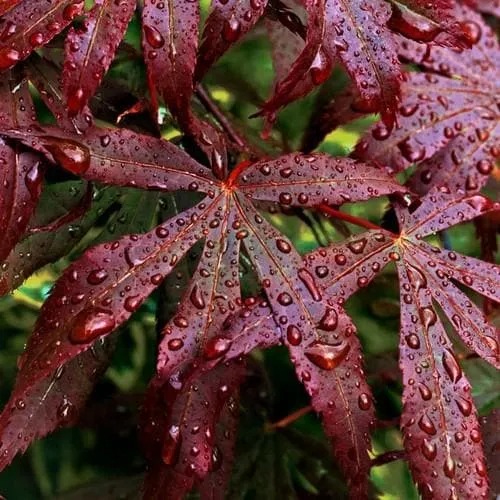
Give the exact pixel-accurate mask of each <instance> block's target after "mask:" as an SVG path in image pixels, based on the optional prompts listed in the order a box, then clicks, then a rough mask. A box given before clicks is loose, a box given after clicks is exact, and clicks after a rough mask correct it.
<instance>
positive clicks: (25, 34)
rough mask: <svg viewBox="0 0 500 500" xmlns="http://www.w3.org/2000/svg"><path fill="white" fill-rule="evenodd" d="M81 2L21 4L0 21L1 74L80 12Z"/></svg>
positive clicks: (25, 2)
mask: <svg viewBox="0 0 500 500" xmlns="http://www.w3.org/2000/svg"><path fill="white" fill-rule="evenodd" d="M83 4H84V2H83V1H82V0H76V1H75V0H47V1H45V2H30V1H22V2H20V3H18V4H17V5H16V6H15V7H13V8H12V9H10V10H9V11H8V12H7V13H6V14H5V15H4V16H3V17H2V18H1V19H0V32H1V33H2V36H1V37H0V71H3V70H5V69H8V68H11V67H12V66H14V65H15V64H16V63H17V62H19V61H21V60H23V59H26V58H27V57H28V56H29V55H30V54H31V53H32V52H33V51H34V50H35V49H37V48H38V47H42V46H43V45H45V44H47V43H48V42H50V40H52V38H54V36H56V35H57V34H58V33H60V32H61V31H62V30H63V29H64V28H65V27H66V26H68V25H69V24H70V23H71V21H72V20H73V18H74V17H75V16H77V15H79V14H81V13H82V10H83Z"/></svg>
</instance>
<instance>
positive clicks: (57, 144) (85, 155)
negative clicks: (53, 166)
mask: <svg viewBox="0 0 500 500" xmlns="http://www.w3.org/2000/svg"><path fill="white" fill-rule="evenodd" d="M44 146H45V148H46V149H47V150H48V151H49V152H50V154H51V155H52V156H53V157H54V159H55V160H56V162H57V163H59V164H60V165H61V166H62V167H63V168H65V169H66V170H69V171H70V172H72V173H73V174H77V175H81V174H83V173H85V172H86V171H87V170H88V168H89V167H90V151H89V149H88V148H87V147H85V146H83V145H82V144H80V143H78V142H76V141H72V140H70V139H60V138H58V137H46V138H44Z"/></svg>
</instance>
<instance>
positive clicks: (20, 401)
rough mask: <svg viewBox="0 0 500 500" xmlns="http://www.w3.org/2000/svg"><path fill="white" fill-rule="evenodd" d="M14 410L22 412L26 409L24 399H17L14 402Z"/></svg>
mask: <svg viewBox="0 0 500 500" xmlns="http://www.w3.org/2000/svg"><path fill="white" fill-rule="evenodd" d="M16 408H17V409H18V410H24V409H25V408H26V402H25V401H24V399H21V398H19V399H17V400H16Z"/></svg>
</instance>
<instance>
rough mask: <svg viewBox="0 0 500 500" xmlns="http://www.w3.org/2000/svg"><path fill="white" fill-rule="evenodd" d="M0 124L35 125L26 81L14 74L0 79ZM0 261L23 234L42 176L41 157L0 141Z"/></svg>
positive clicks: (38, 195)
mask: <svg viewBox="0 0 500 500" xmlns="http://www.w3.org/2000/svg"><path fill="white" fill-rule="evenodd" d="M0 103H1V105H2V109H1V111H0V124H1V126H2V127H8V128H10V127H14V128H15V127H25V126H29V125H32V124H34V123H35V121H34V107H33V102H32V100H31V96H30V93H29V89H28V82H27V81H26V79H24V78H23V77H22V75H21V74H20V73H19V72H17V71H14V72H9V74H8V75H7V77H6V78H3V79H1V80H0ZM0 164H1V169H0V186H1V188H0V227H2V229H3V231H4V232H3V237H2V239H1V241H0V262H3V261H4V260H5V259H6V258H7V256H8V255H9V253H10V251H11V250H12V248H14V246H15V245H16V243H17V242H18V240H19V239H20V237H21V236H22V235H23V233H24V231H25V229H26V227H27V225H28V223H29V220H30V218H31V215H32V214H33V211H34V209H35V206H36V204H37V202H38V198H39V197H40V193H41V189H42V181H43V173H44V169H45V166H44V160H43V158H42V157H41V156H40V155H39V154H37V153H34V152H32V151H26V150H25V148H23V146H22V145H21V144H13V145H12V146H10V145H9V144H8V143H7V142H5V141H4V140H2V139H0Z"/></svg>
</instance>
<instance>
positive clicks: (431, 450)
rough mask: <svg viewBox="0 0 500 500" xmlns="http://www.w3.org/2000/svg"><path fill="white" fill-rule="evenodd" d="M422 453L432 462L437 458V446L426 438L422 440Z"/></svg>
mask: <svg viewBox="0 0 500 500" xmlns="http://www.w3.org/2000/svg"><path fill="white" fill-rule="evenodd" d="M422 455H424V457H425V458H426V459H427V460H429V461H430V462H431V461H432V460H434V459H435V458H436V455H437V446H436V445H435V444H434V443H432V442H431V441H429V440H428V439H424V440H423V441H422Z"/></svg>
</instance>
